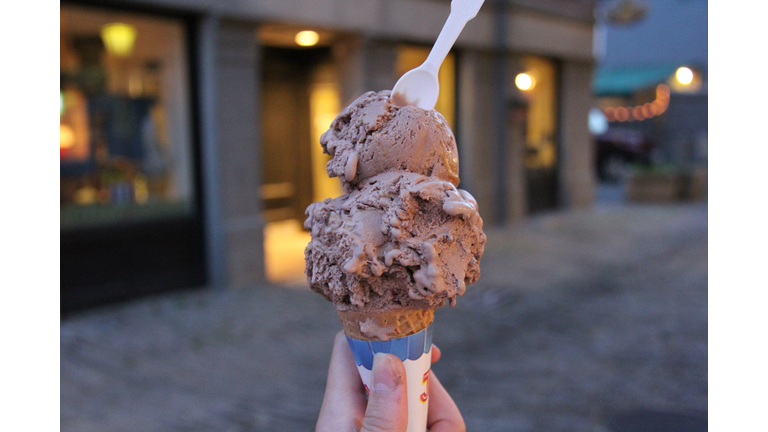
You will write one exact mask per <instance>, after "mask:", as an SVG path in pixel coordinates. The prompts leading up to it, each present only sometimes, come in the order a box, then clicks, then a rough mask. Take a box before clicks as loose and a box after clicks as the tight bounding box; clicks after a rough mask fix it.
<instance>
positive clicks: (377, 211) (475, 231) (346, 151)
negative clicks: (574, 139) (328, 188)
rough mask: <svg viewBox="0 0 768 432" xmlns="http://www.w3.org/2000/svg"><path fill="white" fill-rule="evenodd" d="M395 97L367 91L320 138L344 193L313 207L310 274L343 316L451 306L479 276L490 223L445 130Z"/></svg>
mask: <svg viewBox="0 0 768 432" xmlns="http://www.w3.org/2000/svg"><path fill="white" fill-rule="evenodd" d="M389 96H390V92H389V91H381V92H379V93H374V92H368V93H365V94H364V95H362V96H361V97H360V98H358V99H357V100H356V101H355V102H353V103H352V104H351V105H350V106H349V107H347V108H346V109H344V110H343V111H342V112H341V113H340V114H339V116H338V117H337V118H336V119H335V120H334V121H333V123H332V125H331V128H330V129H329V130H328V131H327V132H326V133H325V134H323V136H322V138H321V144H322V146H323V149H324V150H325V151H326V152H327V153H328V154H330V155H331V157H332V159H331V161H329V162H328V165H327V171H328V174H329V175H330V176H331V177H339V179H340V180H341V182H342V184H343V186H344V189H345V190H346V191H347V193H346V194H344V195H342V196H340V197H337V198H333V199H331V198H329V199H326V200H325V201H322V202H317V203H314V204H311V205H310V206H309V208H307V211H306V214H307V220H306V221H305V222H304V227H305V228H307V229H309V230H310V231H311V234H312V240H311V242H310V243H309V245H308V246H307V248H306V251H305V256H306V275H307V280H308V282H309V284H310V287H311V288H312V289H313V290H314V291H316V292H318V293H320V294H322V295H323V296H324V297H325V298H327V299H328V300H330V301H332V302H333V303H334V304H335V306H336V308H337V310H339V311H340V312H341V311H347V312H355V313H376V312H382V311H387V310H393V309H401V308H407V309H422V310H432V309H434V308H437V307H438V306H440V305H442V304H444V303H445V302H448V303H450V304H451V305H453V304H455V302H456V297H457V296H460V295H462V294H463V293H464V291H465V290H466V285H468V284H471V283H473V282H475V281H476V280H477V279H478V277H479V276H480V258H481V257H482V255H483V249H484V246H485V241H486V237H485V234H484V233H483V231H482V226H483V220H482V219H481V218H480V215H479V214H478V212H477V202H476V201H475V199H474V198H473V197H472V195H470V194H469V193H468V192H466V191H463V190H460V189H457V188H456V186H457V185H458V182H459V178H458V152H457V149H456V141H455V139H454V136H453V133H452V132H451V130H450V127H449V126H448V123H447V122H446V121H445V119H444V118H443V116H442V115H440V114H439V113H438V112H436V111H434V110H429V111H427V110H423V109H421V108H417V107H413V106H405V107H400V106H397V105H395V104H393V103H391V101H390V100H389ZM360 327H361V329H363V327H364V326H363V325H361V326H360ZM381 330H382V329H381V328H373V329H372V330H370V332H378V333H380V332H381ZM378 339H382V340H383V339H385V338H384V337H378Z"/></svg>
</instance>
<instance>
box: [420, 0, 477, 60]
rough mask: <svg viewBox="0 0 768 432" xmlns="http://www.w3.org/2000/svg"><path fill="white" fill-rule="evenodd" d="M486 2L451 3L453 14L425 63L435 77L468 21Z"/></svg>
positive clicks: (466, 1) (460, 1) (468, 0)
mask: <svg viewBox="0 0 768 432" xmlns="http://www.w3.org/2000/svg"><path fill="white" fill-rule="evenodd" d="M484 1H485V0H452V1H451V13H450V14H449V15H448V19H447V20H446V21H445V24H444V25H443V29H442V30H440V35H439V36H437V40H436V41H435V44H434V45H433V46H432V51H430V53H429V56H428V57H427V60H426V61H425V62H424V65H423V66H424V67H425V68H426V69H428V70H430V71H431V72H433V73H434V74H435V75H437V72H438V71H439V70H440V65H442V64H443V60H445V56H447V55H448V51H450V50H451V47H452V46H453V44H454V43H455V42H456V39H457V38H458V37H459V34H461V31H462V30H463V29H464V26H465V25H466V24H467V21H469V20H471V19H472V18H474V17H475V15H477V11H479V10H480V6H482V5H483V2H484Z"/></svg>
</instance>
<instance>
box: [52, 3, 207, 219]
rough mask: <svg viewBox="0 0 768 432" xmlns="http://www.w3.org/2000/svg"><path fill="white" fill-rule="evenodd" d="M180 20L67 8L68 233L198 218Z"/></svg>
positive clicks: (63, 172) (63, 183)
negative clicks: (119, 225)
mask: <svg viewBox="0 0 768 432" xmlns="http://www.w3.org/2000/svg"><path fill="white" fill-rule="evenodd" d="M186 43H187V42H186V37H185V28H184V25H183V24H182V23H181V22H179V21H176V20H173V19H167V18H158V17H153V16H145V15H141V14H133V13H126V12H114V11H107V10H99V9H89V8H82V7H73V6H62V7H61V58H60V62H61V63H60V79H61V82H60V95H59V96H60V143H59V149H60V162H61V163H60V189H61V195H60V197H61V199H60V203H61V207H60V208H61V213H60V217H61V228H62V230H65V229H74V228H89V227H95V226H104V225H112V224H125V223H133V222H141V221H148V220H157V219H166V218H169V217H184V216H190V215H193V214H194V212H195V201H194V200H195V190H194V177H193V156H192V134H191V120H190V106H191V105H190V99H189V81H188V80H189V73H188V70H187V69H188V67H187V66H188V60H187V47H186Z"/></svg>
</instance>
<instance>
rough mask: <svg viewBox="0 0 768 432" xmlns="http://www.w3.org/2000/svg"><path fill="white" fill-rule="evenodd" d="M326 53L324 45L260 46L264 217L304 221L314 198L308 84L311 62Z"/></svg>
mask: <svg viewBox="0 0 768 432" xmlns="http://www.w3.org/2000/svg"><path fill="white" fill-rule="evenodd" d="M329 55H330V51H329V49H327V48H315V49H290V48H277V47H265V48H264V52H263V57H262V59H263V61H262V67H263V69H262V70H263V79H262V83H263V84H262V85H263V88H262V98H263V99H262V113H263V120H262V126H263V149H262V151H263V156H264V157H263V159H262V160H263V162H262V163H263V173H264V186H263V187H262V199H263V202H264V209H265V219H266V220H267V222H275V221H280V220H286V219H299V220H302V221H303V220H304V210H305V209H306V208H307V206H308V205H309V204H311V203H312V198H313V197H312V153H311V147H310V145H311V144H314V143H311V129H310V128H311V122H310V102H309V98H310V85H311V83H312V74H313V71H314V68H315V67H316V65H317V64H318V63H319V62H320V61H322V60H323V59H326V58H328V57H329ZM317 145H319V144H317Z"/></svg>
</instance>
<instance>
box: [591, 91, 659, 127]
mask: <svg viewBox="0 0 768 432" xmlns="http://www.w3.org/2000/svg"><path fill="white" fill-rule="evenodd" d="M670 92H671V90H670V88H669V86H667V85H665V84H659V85H658V86H656V99H655V100H654V101H653V102H648V103H645V104H642V105H636V106H634V107H617V108H613V107H608V108H605V109H603V114H604V115H605V118H606V119H607V120H608V121H609V122H616V121H617V122H625V121H635V120H639V121H642V120H646V119H649V118H653V117H656V116H658V115H661V114H664V111H666V110H667V108H668V107H669V94H670Z"/></svg>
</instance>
